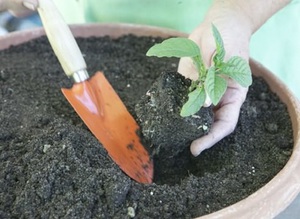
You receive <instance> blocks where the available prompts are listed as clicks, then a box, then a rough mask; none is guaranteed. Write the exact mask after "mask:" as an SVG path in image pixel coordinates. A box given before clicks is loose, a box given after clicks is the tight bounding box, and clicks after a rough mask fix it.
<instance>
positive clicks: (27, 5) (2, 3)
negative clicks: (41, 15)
mask: <svg viewBox="0 0 300 219" xmlns="http://www.w3.org/2000/svg"><path fill="white" fill-rule="evenodd" d="M37 7H38V0H0V11H7V10H8V11H9V12H10V13H11V14H12V15H14V16H17V17H24V16H27V15H29V14H31V13H32V11H34V10H36V9H37Z"/></svg>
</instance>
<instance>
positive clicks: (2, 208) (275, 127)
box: [0, 35, 293, 219]
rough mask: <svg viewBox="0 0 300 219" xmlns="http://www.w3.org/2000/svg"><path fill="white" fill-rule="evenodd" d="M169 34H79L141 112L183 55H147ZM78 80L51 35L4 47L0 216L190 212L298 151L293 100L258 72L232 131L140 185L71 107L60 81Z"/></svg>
mask: <svg viewBox="0 0 300 219" xmlns="http://www.w3.org/2000/svg"><path fill="white" fill-rule="evenodd" d="M161 41H162V39H160V38H148V37H135V36H131V35H129V36H125V37H122V38H120V39H115V40H113V39H110V38H109V37H102V38H88V39H81V38H80V39H78V43H79V45H80V47H81V49H82V52H83V53H84V54H85V59H86V62H87V65H88V67H89V69H88V70H89V72H90V73H91V74H92V73H95V72H96V71H97V70H102V71H104V72H105V74H106V77H107V78H108V80H109V81H110V82H111V84H112V85H113V87H114V88H115V89H116V91H117V93H118V94H119V95H120V97H121V99H122V100H123V101H124V103H125V105H126V106H127V107H128V109H129V111H130V112H131V113H132V114H133V116H135V117H136V112H135V110H134V108H135V105H136V104H137V103H138V102H139V101H140V98H141V97H142V96H143V95H145V94H146V92H147V91H148V90H149V89H150V87H151V85H152V84H153V82H154V81H155V79H156V78H157V77H159V75H160V74H161V73H162V72H164V71H173V72H174V71H176V68H177V62H178V60H177V59H158V58H154V57H153V58H149V57H146V56H145V53H146V51H147V50H148V48H150V47H151V46H152V45H153V44H154V43H155V42H161ZM71 85H72V82H71V81H70V80H69V79H68V78H67V77H66V76H65V75H64V73H63V71H62V69H61V67H60V65H59V64H58V61H57V59H56V57H55V55H54V54H53V52H52V50H51V48H50V46H49V43H48V41H47V40H46V38H44V37H42V38H39V39H37V40H34V41H31V42H29V43H26V44H23V45H20V46H16V47H11V48H10V49H8V50H5V51H1V52H0V100H1V102H0V124H1V126H0V218H130V217H134V216H135V218H143V219H144V218H192V217H196V216H200V215H204V214H207V213H211V212H214V211H216V210H219V209H221V208H224V207H225V206H228V205H231V204H233V203H235V202H237V201H239V200H241V199H243V198H245V197H247V196H249V195H250V194H252V193H253V192H254V191H256V190H258V189H259V188H261V187H262V186H263V185H265V184H266V183H267V182H269V181H270V180H271V179H272V178H273V177H274V176H275V175H276V173H278V171H280V170H281V169H282V168H283V166H284V165H285V163H286V162H287V160H288V159H289V157H290V155H291V151H292V146H293V140H292V139H293V137H292V127H291V122H290V119H289V115H288V113H287V109H286V107H285V106H284V104H282V103H281V102H280V101H279V99H278V97H277V96H276V95H274V94H273V93H271V92H270V91H269V89H268V87H267V86H266V84H265V83H264V82H263V81H262V80H261V79H259V78H255V79H254V83H253V85H252V86H251V87H250V90H249V93H248V97H247V100H246V102H245V103H244V105H243V107H242V109H241V115H240V119H239V122H238V126H237V128H236V130H235V131H234V133H233V134H231V135H230V136H228V137H227V138H225V139H223V140H222V141H221V142H219V143H218V144H216V145H215V146H214V147H213V148H212V149H209V150H206V151H204V152H203V153H202V154H201V155H200V156H199V157H197V158H194V157H192V156H191V155H190V153H189V148H188V147H186V149H185V150H184V151H183V152H182V153H181V156H178V157H176V160H175V161H174V165H175V166H174V168H173V169H172V170H165V169H164V166H157V165H155V182H154V183H153V184H151V185H142V184H139V183H136V182H135V181H132V180H131V179H130V178H128V177H127V176H126V175H125V174H124V173H123V172H122V171H121V170H120V169H119V168H118V166H117V165H116V164H115V163H114V162H112V160H111V159H110V158H109V156H108V155H107V153H106V151H105V149H104V148H103V147H102V145H101V144H100V143H99V142H98V140H97V139H95V138H94V136H93V135H92V134H91V133H90V131H89V130H88V129H87V128H86V126H85V125H84V123H83V122H82V121H81V120H80V118H79V117H78V116H77V114H76V113H75V112H74V111H73V109H72V107H71V106H70V105H69V103H68V102H67V100H66V99H65V98H64V96H63V94H62V93H61V91H60V88H61V87H70V86H71ZM147 146H148V147H150V146H151V142H149V145H147ZM154 162H155V163H156V160H154ZM176 164H177V165H176Z"/></svg>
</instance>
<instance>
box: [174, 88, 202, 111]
mask: <svg viewBox="0 0 300 219" xmlns="http://www.w3.org/2000/svg"><path fill="white" fill-rule="evenodd" d="M205 98H206V94H205V91H204V89H203V88H200V87H197V88H196V89H195V90H194V91H192V92H191V93H189V99H188V101H187V102H186V103H185V104H184V105H183V107H182V108H181V112H180V116H182V117H187V116H191V115H194V114H195V113H197V112H198V111H199V110H200V108H201V107H202V106H203V104H204V101H205Z"/></svg>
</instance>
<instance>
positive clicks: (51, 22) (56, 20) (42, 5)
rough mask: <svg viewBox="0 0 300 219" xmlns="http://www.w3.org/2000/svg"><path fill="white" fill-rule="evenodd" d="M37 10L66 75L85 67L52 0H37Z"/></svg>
mask: <svg viewBox="0 0 300 219" xmlns="http://www.w3.org/2000/svg"><path fill="white" fill-rule="evenodd" d="M38 12H39V15H40V17H41V20H42V23H43V26H44V28H45V31H46V34H47V37H48V39H49V41H50V44H51V46H52V48H53V50H54V52H55V54H56V56H57V58H58V60H59V62H60V64H61V66H62V68H63V70H64V71H65V73H66V74H67V76H69V77H71V76H72V75H73V74H74V73H75V72H77V71H80V70H84V69H86V63H85V61H84V59H83V57H82V54H81V51H80V49H79V47H78V45H77V43H76V41H75V39H74V36H73V34H72V33H71V30H70V28H69V27H68V25H67V24H66V23H65V21H64V19H63V17H62V15H61V14H60V13H59V11H58V9H57V8H56V6H55V4H54V3H53V2H52V0H39V7H38Z"/></svg>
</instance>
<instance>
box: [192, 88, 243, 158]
mask: <svg viewBox="0 0 300 219" xmlns="http://www.w3.org/2000/svg"><path fill="white" fill-rule="evenodd" d="M247 90H248V89H246V88H241V87H239V86H238V85H236V84H233V86H232V87H229V88H228V90H227V92H226V94H225V95H224V97H223V99H222V101H221V103H220V105H219V106H217V107H216V108H217V109H216V111H215V121H214V123H213V125H212V127H211V130H210V132H209V133H208V134H207V135H205V136H203V137H201V138H199V139H196V140H194V141H193V142H192V144H191V147H190V150H191V153H192V154H193V155H194V156H198V155H199V154H200V153H201V152H202V151H204V150H205V149H208V148H210V147H212V146H213V145H215V144H216V143H217V142H219V141H220V140H221V139H223V138H224V137H226V136H227V135H229V134H231V133H232V132H233V131H234V129H235V127H236V124H237V122H238V118H239V113H240V108H241V105H242V104H243V102H244V100H245V98H246V93H247Z"/></svg>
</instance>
